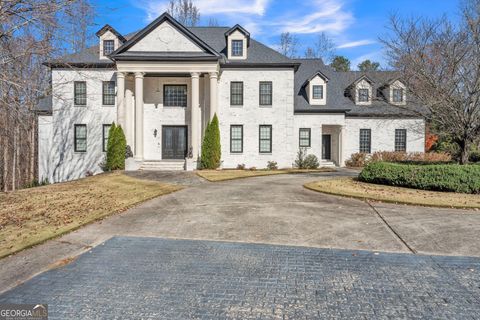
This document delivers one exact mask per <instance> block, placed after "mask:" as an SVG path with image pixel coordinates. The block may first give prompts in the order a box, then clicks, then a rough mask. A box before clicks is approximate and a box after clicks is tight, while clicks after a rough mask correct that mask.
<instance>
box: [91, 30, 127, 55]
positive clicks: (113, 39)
mask: <svg viewBox="0 0 480 320" xmlns="http://www.w3.org/2000/svg"><path fill="white" fill-rule="evenodd" d="M96 35H97V37H98V38H99V41H100V42H99V54H100V59H105V60H106V59H109V58H108V55H110V54H111V53H112V52H113V51H115V50H117V49H118V48H119V47H120V46H121V45H122V44H123V43H124V42H125V41H126V39H125V38H124V37H123V36H122V35H121V34H120V33H118V32H117V31H116V30H115V29H113V28H112V27H111V26H109V25H108V24H106V25H105V26H104V27H103V28H102V29H100V30H99V31H98V32H97V33H96Z"/></svg>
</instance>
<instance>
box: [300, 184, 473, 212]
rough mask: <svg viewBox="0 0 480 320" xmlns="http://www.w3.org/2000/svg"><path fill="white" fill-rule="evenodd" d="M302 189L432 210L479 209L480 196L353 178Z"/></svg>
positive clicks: (308, 185) (307, 185)
mask: <svg viewBox="0 0 480 320" xmlns="http://www.w3.org/2000/svg"><path fill="white" fill-rule="evenodd" d="M305 187H306V188H307V189H310V190H314V191H319V192H322V193H327V194H333V195H340V196H347V197H353V198H358V199H368V200H377V201H384V202H393V203H405V204H411V205H421V206H433V207H448V208H469V209H471V208H480V196H478V195H474V194H465V193H453V192H438V191H426V190H418V189H409V188H402V187H393V186H385V185H377V184H370V183H365V182H360V181H357V180H355V179H353V178H340V179H331V180H322V181H317V182H311V183H307V184H305Z"/></svg>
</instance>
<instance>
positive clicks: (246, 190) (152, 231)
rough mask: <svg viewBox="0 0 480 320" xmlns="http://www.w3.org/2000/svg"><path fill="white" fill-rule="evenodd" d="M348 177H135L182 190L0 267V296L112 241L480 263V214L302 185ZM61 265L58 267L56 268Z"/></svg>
mask: <svg viewBox="0 0 480 320" xmlns="http://www.w3.org/2000/svg"><path fill="white" fill-rule="evenodd" d="M351 174H354V173H352V172H349V171H341V172H338V173H317V174H297V175H275V176H267V177H258V178H248V179H242V180H233V181H225V182H220V183H209V182H206V181H204V180H202V179H200V178H199V177H197V176H195V175H193V174H190V173H176V174H172V173H168V174H167V173H135V175H136V176H139V177H141V178H148V179H159V180H161V181H165V182H177V183H182V184H185V185H188V186H189V187H188V188H186V189H184V190H182V191H179V192H176V193H173V194H170V195H167V196H163V197H160V198H157V199H154V200H151V201H148V202H146V203H144V204H142V205H140V206H138V207H136V208H133V209H131V210H128V211H126V212H124V213H122V214H119V215H116V216H113V217H110V218H108V219H105V220H103V221H100V222H98V223H94V224H91V225H89V226H86V227H84V228H82V229H80V230H77V231H75V232H72V233H70V234H67V235H65V236H63V237H61V238H59V239H56V240H52V241H48V242H47V243H45V244H43V245H40V246H37V247H35V248H32V249H28V250H25V251H23V252H20V253H19V254H16V255H14V256H11V257H8V258H6V259H3V260H1V261H0V266H1V268H0V289H1V290H2V291H3V290H6V289H8V288H11V287H13V286H15V285H16V284H18V283H20V282H22V281H24V280H25V279H28V278H30V277H31V276H32V275H34V274H36V273H38V272H41V271H44V270H46V269H48V268H51V267H52V266H54V265H58V264H59V261H60V264H61V263H65V262H68V261H69V260H68V258H69V257H72V256H77V255H78V254H80V253H82V252H85V251H86V250H89V249H90V248H92V247H94V246H96V245H98V244H100V243H102V242H104V241H106V240H108V239H109V238H111V237H113V236H136V237H161V238H177V239H197V240H219V241H233V242H254V243H266V244H281V245H293V246H308V247H320V248H338V249H363V250H374V251H385V252H403V253H426V254H443V255H467V256H480V213H479V212H477V211H465V210H449V209H436V208H423V207H413V206H403V205H391V204H375V203H366V202H364V201H359V200H354V199H347V198H341V197H335V196H329V195H324V194H321V193H316V192H313V191H310V190H306V189H304V188H303V187H302V185H303V184H304V183H306V182H310V181H315V180H318V179H326V178H331V177H332V176H338V175H351ZM62 259H66V260H62Z"/></svg>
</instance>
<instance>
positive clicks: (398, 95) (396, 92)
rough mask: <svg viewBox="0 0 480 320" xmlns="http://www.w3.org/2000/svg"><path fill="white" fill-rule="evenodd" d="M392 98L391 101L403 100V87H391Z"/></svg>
mask: <svg viewBox="0 0 480 320" xmlns="http://www.w3.org/2000/svg"><path fill="white" fill-rule="evenodd" d="M392 98H393V102H396V103H399V102H403V89H393V94H392Z"/></svg>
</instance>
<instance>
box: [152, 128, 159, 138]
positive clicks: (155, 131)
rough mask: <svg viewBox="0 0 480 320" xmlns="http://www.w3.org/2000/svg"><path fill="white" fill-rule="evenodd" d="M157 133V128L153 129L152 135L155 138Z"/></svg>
mask: <svg viewBox="0 0 480 320" xmlns="http://www.w3.org/2000/svg"><path fill="white" fill-rule="evenodd" d="M157 133H158V131H157V129H155V130H153V136H154V137H155V138H156V137H157Z"/></svg>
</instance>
